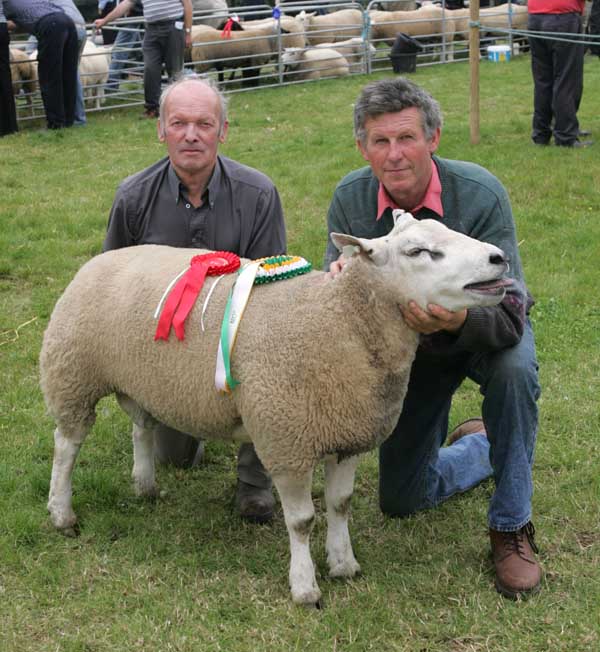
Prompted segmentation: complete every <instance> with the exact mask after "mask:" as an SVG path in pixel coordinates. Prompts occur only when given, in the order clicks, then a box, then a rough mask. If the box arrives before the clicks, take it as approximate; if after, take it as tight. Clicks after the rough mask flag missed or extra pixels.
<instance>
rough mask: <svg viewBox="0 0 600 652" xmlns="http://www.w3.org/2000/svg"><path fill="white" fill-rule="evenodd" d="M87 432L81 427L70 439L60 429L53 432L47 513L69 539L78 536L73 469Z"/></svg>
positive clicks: (55, 525)
mask: <svg viewBox="0 0 600 652" xmlns="http://www.w3.org/2000/svg"><path fill="white" fill-rule="evenodd" d="M90 427H91V426H90ZM88 430H89V427H83V428H82V429H81V431H80V432H78V433H77V434H76V435H72V436H70V437H67V436H65V435H64V434H63V432H62V430H61V428H60V427H57V428H56V430H55V431H54V461H53V464H52V477H51V479H50V494H49V496H48V511H49V512H50V518H51V519H52V523H53V524H54V527H56V528H57V529H58V530H61V532H62V533H63V534H65V535H66V536H71V537H72V536H76V535H77V534H78V532H77V516H76V515H75V512H74V511H73V505H72V495H73V490H72V483H71V480H72V475H73V467H74V466H75V460H76V459H77V454H78V453H79V449H80V448H81V444H82V442H83V440H84V439H85V436H86V435H87V432H88Z"/></svg>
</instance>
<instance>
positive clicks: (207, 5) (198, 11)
mask: <svg viewBox="0 0 600 652" xmlns="http://www.w3.org/2000/svg"><path fill="white" fill-rule="evenodd" d="M227 9H228V7H227V2H226V0H192V10H193V12H194V21H195V22H196V23H199V24H201V25H209V26H210V27H218V26H219V25H220V24H221V23H222V21H223V16H226V15H227Z"/></svg>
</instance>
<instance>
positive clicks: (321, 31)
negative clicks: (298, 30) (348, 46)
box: [296, 9, 364, 45]
mask: <svg viewBox="0 0 600 652" xmlns="http://www.w3.org/2000/svg"><path fill="white" fill-rule="evenodd" d="M296 19H297V20H299V21H300V22H301V23H302V26H303V29H304V32H305V33H306V40H307V41H308V44H309V45H319V43H335V42H337V41H345V40H347V39H348V38H350V37H352V36H361V35H362V33H363V28H364V18H363V12H362V11H360V10H359V9H340V10H339V11H334V12H332V13H330V14H324V15H323V16H317V15H316V13H314V12H312V13H306V11H304V10H303V11H301V12H300V13H299V14H298V16H296Z"/></svg>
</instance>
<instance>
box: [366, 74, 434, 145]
mask: <svg viewBox="0 0 600 652" xmlns="http://www.w3.org/2000/svg"><path fill="white" fill-rule="evenodd" d="M411 107H415V108H417V109H419V111H420V112H421V122H422V126H423V131H424V132H425V137H426V138H427V140H431V139H432V138H433V136H434V134H435V131H436V129H438V128H440V129H441V127H442V111H441V109H440V105H439V104H438V103H437V102H436V100H434V99H433V97H431V95H430V94H429V93H428V92H427V91H425V90H424V89H422V88H421V87H420V86H417V85H416V84H413V82H411V81H409V80H408V79H406V78H405V77H395V78H394V79H381V80H379V81H376V82H371V83H370V84H367V85H366V86H365V87H364V88H363V90H362V91H361V94H360V96H359V98H358V100H357V101H356V104H355V105H354V137H355V138H356V139H357V140H359V141H360V142H361V143H362V144H363V145H365V144H366V139H367V130H366V129H365V124H366V122H367V120H369V118H376V117H378V116H380V115H383V114H384V113H397V112H398V111H403V110H404V109H409V108H411Z"/></svg>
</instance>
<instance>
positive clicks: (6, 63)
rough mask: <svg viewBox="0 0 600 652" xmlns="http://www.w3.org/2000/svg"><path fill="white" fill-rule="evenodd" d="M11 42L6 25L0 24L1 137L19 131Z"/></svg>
mask: <svg viewBox="0 0 600 652" xmlns="http://www.w3.org/2000/svg"><path fill="white" fill-rule="evenodd" d="M9 40H10V39H9V37H8V28H7V27H6V23H0V136H6V135H7V134H12V133H13V132H15V131H17V113H16V109H15V97H14V95H13V89H12V79H11V76H10V53H9V51H8V43H9Z"/></svg>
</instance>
